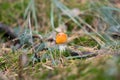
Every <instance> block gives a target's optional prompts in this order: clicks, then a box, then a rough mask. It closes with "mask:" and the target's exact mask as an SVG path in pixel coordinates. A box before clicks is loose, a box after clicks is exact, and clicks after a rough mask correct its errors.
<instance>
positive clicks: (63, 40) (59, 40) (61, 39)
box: [56, 32, 67, 44]
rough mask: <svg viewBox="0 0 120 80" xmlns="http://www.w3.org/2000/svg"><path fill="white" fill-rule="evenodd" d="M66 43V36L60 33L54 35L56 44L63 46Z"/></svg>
mask: <svg viewBox="0 0 120 80" xmlns="http://www.w3.org/2000/svg"><path fill="white" fill-rule="evenodd" d="M66 42H67V34H65V33H63V32H60V33H58V34H57V35H56V44H64V43H66Z"/></svg>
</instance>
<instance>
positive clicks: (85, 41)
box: [70, 36, 97, 47]
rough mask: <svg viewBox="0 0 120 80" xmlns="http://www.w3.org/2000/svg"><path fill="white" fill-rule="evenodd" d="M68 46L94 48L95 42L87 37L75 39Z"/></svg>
mask: <svg viewBox="0 0 120 80" xmlns="http://www.w3.org/2000/svg"><path fill="white" fill-rule="evenodd" d="M70 44H76V45H80V46H88V47H95V46H96V45H97V42H96V41H95V40H93V39H92V38H90V37H88V36H84V37H80V38H76V39H74V40H73V42H71V43H70Z"/></svg>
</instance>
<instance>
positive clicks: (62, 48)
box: [58, 44, 67, 52]
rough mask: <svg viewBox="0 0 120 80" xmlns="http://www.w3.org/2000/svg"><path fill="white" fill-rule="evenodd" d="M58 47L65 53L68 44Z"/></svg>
mask: <svg viewBox="0 0 120 80" xmlns="http://www.w3.org/2000/svg"><path fill="white" fill-rule="evenodd" d="M58 46H59V50H60V52H63V51H65V49H66V47H67V46H66V44H59V45H58Z"/></svg>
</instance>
